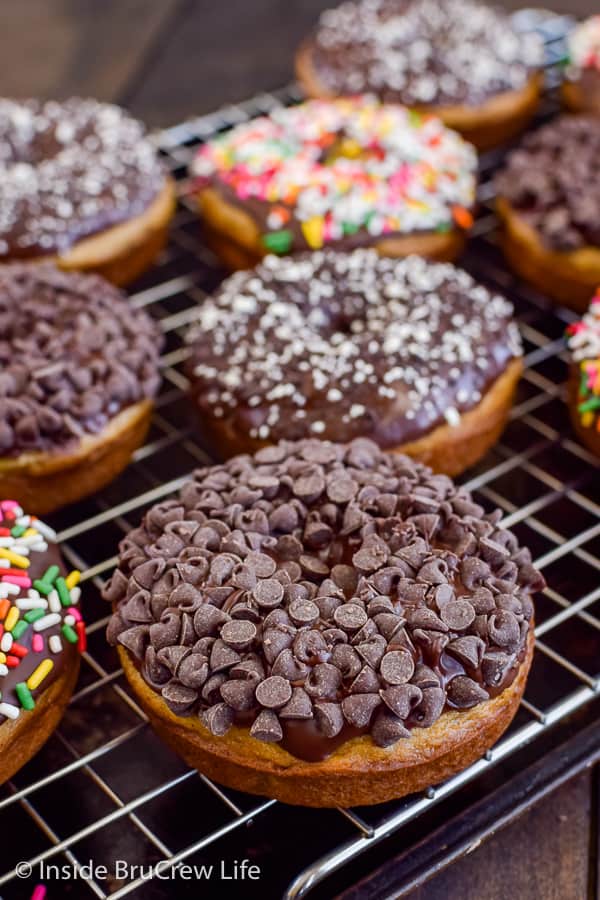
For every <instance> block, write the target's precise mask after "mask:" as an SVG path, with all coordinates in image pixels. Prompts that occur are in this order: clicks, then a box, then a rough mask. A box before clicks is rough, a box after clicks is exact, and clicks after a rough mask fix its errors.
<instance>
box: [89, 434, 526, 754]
mask: <svg viewBox="0 0 600 900" xmlns="http://www.w3.org/2000/svg"><path fill="white" fill-rule="evenodd" d="M499 519H500V512H499V511H498V510H497V511H495V512H494V513H490V514H487V515H486V514H485V513H484V510H483V509H482V507H480V506H479V505H478V504H476V503H474V502H473V500H472V498H471V497H470V495H469V494H468V492H467V491H465V490H464V489H462V488H457V487H455V486H454V485H453V483H452V482H451V480H450V479H449V478H447V477H446V476H443V475H433V473H432V472H431V470H429V469H428V468H427V467H425V466H422V465H420V464H418V463H415V462H414V461H412V460H409V459H408V458H406V457H403V456H400V455H397V454H389V455H388V454H384V453H382V452H381V451H380V450H379V449H378V448H377V447H376V445H374V444H373V443H371V442H370V441H367V440H355V441H353V442H351V443H350V444H347V445H342V444H330V443H327V442H321V441H300V442H298V443H290V442H281V443H280V444H279V445H278V446H275V447H268V448H265V449H263V450H261V451H259V452H258V453H257V454H255V456H254V457H249V456H241V457H236V458H234V459H232V460H230V461H229V462H228V463H225V464H224V465H221V466H214V467H211V468H206V469H202V470H198V471H197V472H196V473H195V475H194V478H193V479H192V480H191V481H190V482H189V483H187V484H186V485H185V486H184V487H183V488H182V490H181V493H180V495H179V497H178V498H176V499H174V500H171V501H167V502H164V503H161V504H159V505H157V506H156V507H154V508H153V509H151V510H150V511H149V512H148V513H147V515H146V517H145V518H144V520H143V522H142V524H141V526H140V527H139V528H136V529H134V530H133V531H132V532H130V534H129V535H128V536H127V537H126V538H125V539H124V540H123V541H122V542H121V545H120V562H119V568H118V569H117V570H116V572H115V573H114V575H113V577H112V579H111V581H110V582H109V584H108V585H107V587H106V589H105V592H104V596H105V598H106V599H108V600H109V601H110V602H111V603H113V606H114V614H113V616H112V618H111V621H110V624H109V628H108V635H107V636H108V639H109V641H110V642H111V643H119V644H121V645H122V646H124V647H125V648H127V650H128V651H129V652H130V654H131V657H132V659H134V660H135V661H136V665H138V667H139V669H140V672H141V674H142V677H143V678H144V679H145V680H146V682H147V683H148V684H149V686H150V687H151V688H152V689H153V690H155V691H157V692H159V693H161V694H162V696H163V698H164V700H165V702H166V703H167V705H168V706H169V707H170V709H171V710H173V711H174V712H175V713H177V714H179V715H184V716H185V715H199V716H200V717H201V719H202V721H203V722H204V724H205V725H206V726H207V727H208V728H209V729H210V730H211V731H212V732H213V733H214V734H215V735H222V734H224V733H225V732H226V731H227V730H228V728H229V727H230V726H231V725H232V724H234V723H237V724H238V725H240V726H241V727H246V728H249V729H250V731H249V733H250V735H252V736H255V737H258V738H259V739H262V740H267V741H278V742H280V743H281V745H282V746H283V747H285V748H286V749H287V750H288V751H289V752H290V753H292V754H293V755H294V756H296V757H298V758H300V759H306V760H318V759H325V758H326V757H327V756H329V755H330V754H331V753H332V752H333V751H334V750H335V749H336V748H337V747H339V746H340V745H341V744H343V743H344V741H346V740H348V739H349V738H351V737H355V736H358V735H361V734H365V733H367V732H369V733H370V734H371V736H372V739H373V741H374V742H375V743H376V744H378V745H379V746H390V745H391V744H393V743H395V742H396V741H397V740H399V739H401V738H403V737H407V736H409V734H410V729H411V728H413V727H416V726H420V727H428V726H429V725H432V724H433V723H434V722H435V721H436V720H437V718H438V717H439V716H440V715H441V713H442V711H443V709H444V708H455V709H469V708H471V707H473V706H475V705H477V704H478V703H481V702H484V701H485V700H487V699H489V698H490V697H492V696H495V695H497V694H498V693H499V692H501V691H502V690H503V689H504V688H505V687H506V686H507V685H508V684H510V683H511V682H512V680H513V679H514V677H515V675H516V673H517V671H518V669H519V665H520V662H521V660H522V658H523V653H524V650H525V647H526V643H527V638H528V634H529V631H530V628H531V622H532V616H533V605H532V603H531V599H530V594H531V593H532V592H533V591H535V590H538V589H541V587H542V586H543V584H544V582H543V578H542V577H541V575H540V574H539V573H538V572H537V571H536V570H535V569H534V567H533V566H532V565H531V556H530V554H529V552H528V551H527V550H526V549H524V548H520V547H519V545H518V543H517V541H516V538H515V537H514V535H512V534H511V533H510V532H508V531H506V530H505V529H502V528H501V526H500V525H499V524H498V523H499ZM290 721H291V722H292V724H290Z"/></svg>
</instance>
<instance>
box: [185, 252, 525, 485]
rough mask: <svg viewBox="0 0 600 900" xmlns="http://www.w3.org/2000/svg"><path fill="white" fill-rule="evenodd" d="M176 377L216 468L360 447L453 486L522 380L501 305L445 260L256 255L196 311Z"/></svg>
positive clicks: (490, 438) (494, 435)
mask: <svg viewBox="0 0 600 900" xmlns="http://www.w3.org/2000/svg"><path fill="white" fill-rule="evenodd" d="M187 343H188V346H189V348H190V357H189V359H188V362H187V374H188V375H189V378H190V383H191V393H192V399H193V403H194V406H195V408H196V409H197V411H198V414H199V417H200V424H201V431H202V439H203V441H204V442H205V443H206V444H207V446H208V447H209V449H210V450H211V452H212V453H213V455H214V456H216V457H217V458H220V459H223V458H226V457H229V456H232V455H234V454H236V453H246V452H252V451H254V450H256V449H258V448H259V447H261V446H264V445H266V444H273V443H277V441H279V440H281V439H283V438H290V439H301V438H309V437H319V438H323V439H327V440H335V441H341V442H347V441H349V440H351V439H353V438H355V437H368V438H371V439H373V440H375V441H376V442H377V443H378V444H379V446H381V447H382V448H384V449H387V450H394V451H400V452H404V453H408V454H409V455H410V456H413V457H415V458H416V459H418V460H420V461H421V462H424V463H427V464H428V465H431V466H432V467H433V468H434V469H435V470H436V471H440V472H444V473H446V474H450V475H455V474H457V473H459V472H462V471H463V470H464V469H465V468H466V467H467V466H469V465H472V464H473V463H474V462H475V461H476V460H478V459H479V458H480V457H481V456H483V454H484V453H485V452H486V451H487V450H488V449H489V447H490V446H491V445H492V444H494V443H495V441H496V440H497V439H498V437H499V435H500V432H501V431H502V428H503V426H504V423H505V420H506V417H507V415H508V411H509V409H510V406H511V403H512V397H513V394H514V390H515V387H516V384H517V382H518V380H519V376H520V374H521V370H522V362H521V343H520V338H519V333H518V329H517V326H516V324H515V323H514V322H513V321H512V306H511V305H510V304H509V303H508V302H507V301H506V300H505V299H504V298H503V297H500V296H498V295H496V294H493V293H492V292H491V291H489V290H488V289H487V288H485V287H484V286H483V285H480V284H477V282H475V281H474V280H473V278H471V276H470V275H468V274H467V273H466V272H464V271H463V270H461V269H457V268H455V267H454V266H453V265H452V264H451V263H433V262H427V261H426V260H424V259H423V258H422V257H418V256H409V257H406V258H404V259H390V258H386V257H380V256H379V255H378V254H377V253H376V251H375V250H372V249H359V250H354V251H352V252H348V253H345V252H341V251H336V250H330V249H327V250H321V251H316V252H314V253H312V254H304V255H300V256H297V257H276V256H267V257H266V258H265V259H264V260H263V261H262V263H260V264H259V265H258V266H257V267H256V268H255V269H253V270H250V271H246V272H236V273H235V274H233V275H232V276H230V278H229V279H228V280H227V281H225V282H224V283H223V285H222V286H221V288H220V289H219V291H218V292H217V294H216V295H215V296H213V297H211V298H208V299H207V300H206V301H203V303H202V305H201V306H200V307H199V308H198V312H197V317H196V319H195V322H194V325H193V326H192V328H191V329H190V332H189V334H188V335H187Z"/></svg>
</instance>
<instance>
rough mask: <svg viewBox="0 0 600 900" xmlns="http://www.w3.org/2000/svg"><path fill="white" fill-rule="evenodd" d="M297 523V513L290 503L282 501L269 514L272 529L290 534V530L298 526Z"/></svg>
mask: <svg viewBox="0 0 600 900" xmlns="http://www.w3.org/2000/svg"><path fill="white" fill-rule="evenodd" d="M298 523H299V518H298V513H297V511H296V509H295V507H293V506H292V504H291V503H282V504H281V505H280V506H277V507H276V508H275V509H274V510H273V511H272V512H271V513H270V515H269V525H270V526H271V528H272V529H273V531H281V532H283V533H284V534H291V533H292V531H293V530H294V529H295V528H297V527H298Z"/></svg>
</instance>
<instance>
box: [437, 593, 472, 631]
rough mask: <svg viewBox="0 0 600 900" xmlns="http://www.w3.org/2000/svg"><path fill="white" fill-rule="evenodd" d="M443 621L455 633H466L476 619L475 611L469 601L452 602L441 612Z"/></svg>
mask: <svg viewBox="0 0 600 900" xmlns="http://www.w3.org/2000/svg"><path fill="white" fill-rule="evenodd" d="M440 616H441V618H442V620H443V621H444V622H445V623H446V625H448V627H449V628H451V629H452V630H453V631H464V630H465V628H468V627H469V625H470V624H471V623H472V622H473V621H474V619H475V610H474V609H473V607H472V606H471V604H470V603H469V601H468V600H452V601H451V602H450V603H447V604H446V605H445V606H444V608H443V609H442V610H441V612H440Z"/></svg>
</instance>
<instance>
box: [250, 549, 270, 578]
mask: <svg viewBox="0 0 600 900" xmlns="http://www.w3.org/2000/svg"><path fill="white" fill-rule="evenodd" d="M244 563H245V565H246V566H247V568H248V569H250V571H251V572H254V574H255V575H256V577H257V578H270V577H271V575H273V573H274V572H275V570H276V569H277V565H276V563H275V560H274V559H272V558H271V557H270V556H267V554H266V553H259V552H258V551H254V550H253V551H252V552H251V553H249V554H248V555H247V556H246V558H245V560H244Z"/></svg>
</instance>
